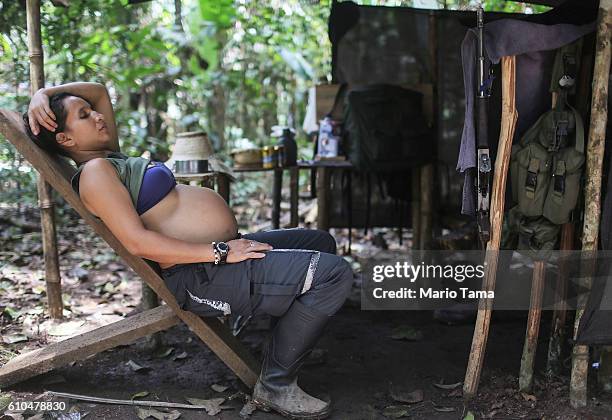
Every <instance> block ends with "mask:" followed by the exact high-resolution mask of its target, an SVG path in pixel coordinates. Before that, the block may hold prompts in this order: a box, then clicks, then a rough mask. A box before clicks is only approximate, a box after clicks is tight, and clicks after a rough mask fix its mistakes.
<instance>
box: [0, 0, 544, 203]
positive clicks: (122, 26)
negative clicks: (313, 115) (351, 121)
mask: <svg viewBox="0 0 612 420" xmlns="http://www.w3.org/2000/svg"><path fill="white" fill-rule="evenodd" d="M41 3H42V6H41V28H42V42H43V46H44V55H45V56H44V59H45V76H46V82H47V85H56V84H60V83H65V82H69V81H75V80H87V81H97V82H101V83H104V84H106V86H107V87H108V88H109V91H110V93H111V96H112V98H113V104H114V107H115V111H116V119H117V123H118V126H119V133H120V140H121V145H122V149H123V150H124V151H125V152H126V153H128V154H133V155H140V154H142V153H144V152H145V151H147V152H150V153H151V157H153V158H155V159H159V160H165V159H167V158H168V157H169V153H170V147H169V146H170V144H171V143H172V142H173V139H174V136H175V134H176V133H177V132H180V131H187V130H205V131H207V132H208V133H209V136H210V138H211V139H213V141H214V144H215V146H216V148H217V150H218V151H221V152H226V151H228V150H229V149H231V148H233V147H234V145H236V144H238V143H243V142H244V141H245V139H247V140H249V141H251V142H252V143H255V144H258V145H265V144H270V143H273V142H275V140H274V139H271V138H270V135H269V134H270V131H271V127H272V126H273V125H275V124H282V125H291V126H294V127H296V128H299V126H300V124H301V121H302V120H303V117H304V114H305V106H306V100H307V94H306V93H307V90H308V88H309V87H310V86H312V85H313V84H314V83H316V82H319V81H321V80H324V81H327V80H330V74H329V72H330V70H331V45H330V43H329V39H328V36H327V18H328V15H329V10H330V7H331V0H320V1H318V2H308V1H303V0H283V1H276V0H275V1H270V0H182V2H180V3H181V4H182V13H181V15H180V16H176V13H175V12H176V11H175V0H153V1H151V2H144V3H138V4H134V5H128V2H127V0H78V1H71V2H70V7H67V8H65V7H55V6H54V5H53V3H52V2H50V1H43V2H41ZM362 3H363V4H373V5H376V4H383V3H384V4H386V5H388V6H393V5H397V6H408V5H412V4H413V3H415V2H413V1H411V0H396V1H382V0H363V1H362ZM473 3H474V2H470V1H467V0H446V1H443V0H439V1H438V5H439V7H444V6H445V5H446V6H447V7H450V8H457V7H467V6H470V5H472V4H473ZM512 4H513V3H510V2H502V1H500V0H487V1H486V2H485V7H486V8H487V10H504V11H517V10H519V9H516V8H515V6H512ZM24 5H25V1H0V92H2V93H1V94H0V107H3V108H10V109H16V110H19V111H24V110H25V108H26V106H27V103H28V99H29V89H28V86H29V58H28V47H27V36H26V16H25V6H24ZM517 7H518V6H517ZM521 7H522V6H521ZM529 7H531V8H532V10H533V11H535V12H537V11H540V10H541V7H539V6H538V7H536V6H529ZM520 10H521V11H522V10H525V9H524V8H523V9H520ZM298 141H299V142H300V146H301V148H302V150H304V149H307V144H306V140H305V138H304V137H303V136H302V137H299V136H298ZM303 157H310V156H309V155H308V154H305V155H304V156H303ZM27 168H28V166H27V163H25V162H23V161H22V159H21V158H20V157H19V156H17V155H16V154H15V152H14V150H13V149H12V147H11V146H10V145H9V144H8V142H6V141H5V140H3V139H1V138H0V176H1V178H0V179H1V180H2V181H0V201H2V200H5V199H6V200H8V199H9V197H8V195H12V196H11V197H13V198H14V197H16V196H17V195H19V197H24V199H25V200H28V199H32V200H33V199H34V198H35V196H36V194H35V188H36V187H35V183H34V174H33V172H32V171H30V170H28V169H27ZM251 187H252V186H250V187H248V188H251ZM238 188H240V187H238ZM245 188H247V187H245Z"/></svg>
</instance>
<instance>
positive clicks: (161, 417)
mask: <svg viewBox="0 0 612 420" xmlns="http://www.w3.org/2000/svg"><path fill="white" fill-rule="evenodd" d="M136 414H138V418H139V419H141V420H145V419H148V418H149V417H153V418H155V419H157V420H176V419H178V418H179V417H181V413H180V411H178V410H172V411H170V412H169V413H166V412H163V411H158V410H154V409H152V408H141V407H136Z"/></svg>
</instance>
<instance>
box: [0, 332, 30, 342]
mask: <svg viewBox="0 0 612 420" xmlns="http://www.w3.org/2000/svg"><path fill="white" fill-rule="evenodd" d="M2 340H3V341H4V342H5V343H6V344H15V343H21V342H22V341H28V337H26V336H25V335H23V334H10V335H5V336H4V337H3V338H2Z"/></svg>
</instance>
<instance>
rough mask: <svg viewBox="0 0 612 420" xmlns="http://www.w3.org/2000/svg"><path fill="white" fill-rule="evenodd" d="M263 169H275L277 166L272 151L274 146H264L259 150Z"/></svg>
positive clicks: (275, 157)
mask: <svg viewBox="0 0 612 420" xmlns="http://www.w3.org/2000/svg"><path fill="white" fill-rule="evenodd" d="M261 154H262V160H263V165H262V166H263V167H264V168H265V169H272V168H275V167H276V165H277V164H278V158H277V153H275V151H274V146H264V147H263V148H262V150H261Z"/></svg>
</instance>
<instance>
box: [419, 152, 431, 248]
mask: <svg viewBox="0 0 612 420" xmlns="http://www.w3.org/2000/svg"><path fill="white" fill-rule="evenodd" d="M433 177H434V165H433V163H427V164H425V165H423V166H422V167H421V218H420V220H421V227H420V230H421V231H420V235H419V236H420V237H419V240H420V243H419V247H420V249H422V250H425V249H427V248H428V247H429V245H430V244H431V232H432V228H431V225H432V215H433Z"/></svg>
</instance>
